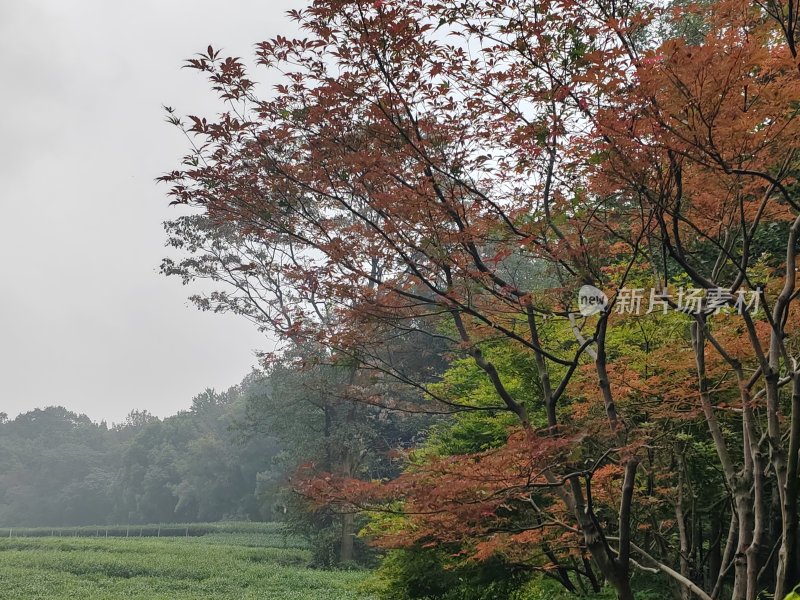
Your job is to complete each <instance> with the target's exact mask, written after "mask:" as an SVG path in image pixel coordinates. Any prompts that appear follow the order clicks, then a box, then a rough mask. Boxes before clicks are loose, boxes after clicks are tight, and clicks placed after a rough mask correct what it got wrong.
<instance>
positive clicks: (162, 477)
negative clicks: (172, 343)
mask: <svg viewBox="0 0 800 600" xmlns="http://www.w3.org/2000/svg"><path fill="white" fill-rule="evenodd" d="M256 377H257V376H255V375H254V376H253V377H251V378H249V379H248V380H246V381H245V382H244V383H243V384H242V385H241V386H236V387H233V388H231V389H230V390H228V391H226V392H222V393H218V392H215V391H213V390H206V391H205V392H203V393H201V394H199V395H198V396H196V397H195V398H194V400H193V401H192V406H191V408H190V409H189V410H186V411H183V412H181V413H179V414H177V415H175V416H172V417H169V418H166V419H163V420H162V419H158V418H156V417H154V416H152V415H151V414H149V413H148V412H147V411H133V412H131V413H130V414H129V415H128V417H127V419H126V420H125V421H124V422H123V423H120V424H116V425H113V426H110V427H109V426H108V425H107V424H106V423H105V422H101V423H95V422H92V421H91V420H90V419H89V418H88V417H87V416H86V415H78V414H75V413H73V412H70V411H68V410H66V409H64V408H62V407H48V408H45V409H36V410H33V411H30V412H27V413H24V414H21V415H19V416H18V417H16V418H15V419H13V420H7V419H6V420H4V421H3V422H2V423H0V464H2V469H0V525H2V526H3V527H19V526H32V527H34V526H54V527H55V526H76V525H101V524H116V523H121V524H137V523H159V522H170V523H171V522H186V523H190V522H199V521H216V520H220V519H250V520H264V519H270V518H272V511H273V510H274V503H275V498H274V495H270V494H269V493H261V490H260V489H259V487H258V482H259V476H261V477H273V475H271V469H272V465H273V460H274V459H275V458H276V457H277V456H278V455H279V454H280V452H281V446H280V444H279V443H278V441H277V440H276V439H275V438H274V437H270V436H259V437H247V436H243V435H242V433H241V431H240V430H239V427H238V422H239V420H240V419H241V417H242V416H243V415H244V412H245V410H246V398H245V392H246V390H247V389H249V386H253V385H255V381H256ZM275 477H277V476H275Z"/></svg>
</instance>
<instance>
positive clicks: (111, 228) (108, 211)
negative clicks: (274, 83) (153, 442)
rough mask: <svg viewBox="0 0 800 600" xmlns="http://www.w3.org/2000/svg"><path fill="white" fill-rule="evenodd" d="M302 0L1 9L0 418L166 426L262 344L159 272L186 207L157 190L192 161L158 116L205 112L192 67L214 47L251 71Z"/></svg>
mask: <svg viewBox="0 0 800 600" xmlns="http://www.w3.org/2000/svg"><path fill="white" fill-rule="evenodd" d="M303 4H304V2H303V0H261V1H250V0H236V1H227V2H210V1H208V0H191V1H190V0H145V1H141V0H140V1H138V2H110V1H108V0H71V1H69V2H66V1H64V0H0V68H2V75H0V77H1V78H2V79H0V412H7V413H9V415H10V416H12V417H13V416H15V415H16V414H18V413H19V412H21V411H26V410H30V409H32V408H37V407H44V406H49V405H62V406H65V407H67V408H68V409H70V410H74V411H76V412H82V413H86V414H88V415H89V416H90V417H91V418H93V419H95V420H99V419H106V420H109V421H121V420H122V419H123V418H124V417H125V415H126V414H127V413H128V412H129V411H130V410H131V409H134V408H138V409H147V410H150V411H151V412H153V413H154V414H157V415H160V416H166V415H169V414H173V413H175V412H176V411H178V410H181V409H183V408H187V407H188V406H189V405H190V403H191V399H192V397H193V396H194V395H195V394H196V393H198V392H200V391H202V390H203V389H204V388H205V387H216V388H218V389H220V388H226V387H228V386H230V385H233V384H235V383H238V381H239V380H240V379H241V378H242V376H244V375H245V374H246V373H247V372H248V371H249V370H250V367H251V365H253V364H255V362H256V359H255V357H254V354H253V351H254V350H257V349H267V348H269V345H270V344H269V341H268V340H266V339H265V338H263V337H262V336H261V335H259V334H258V333H257V332H256V331H255V330H254V328H253V327H252V326H251V325H250V324H249V323H247V322H245V321H243V320H240V319H238V318H237V317H235V316H230V315H225V316H220V315H213V314H210V313H200V312H198V311H196V310H195V309H194V308H193V307H191V306H190V305H189V303H188V301H187V300H186V297H187V296H188V295H189V293H190V292H191V290H190V289H188V288H184V287H182V286H181V285H180V281H179V280H178V279H173V278H170V279H167V278H165V277H163V276H161V275H159V274H158V265H159V263H160V260H161V258H162V257H163V256H164V255H165V254H166V253H167V251H166V249H165V248H164V247H163V244H164V233H163V230H162V228H161V222H162V221H164V220H166V219H169V218H172V217H173V216H176V215H177V214H178V213H177V212H176V211H177V210H179V209H175V208H168V207H167V199H166V191H167V188H166V186H163V185H157V184H156V183H155V182H154V179H155V178H156V177H157V176H158V175H160V174H162V173H163V172H165V171H168V170H170V169H172V168H175V167H176V166H177V165H178V161H179V159H180V157H181V156H182V155H183V154H184V152H185V150H186V141H185V139H182V138H181V136H180V134H179V132H178V131H177V130H176V129H175V128H173V127H172V126H170V125H168V124H166V123H165V122H164V120H163V112H162V109H161V105H162V104H166V105H169V106H172V107H174V108H176V109H177V111H178V112H179V113H180V114H186V113H192V114H208V113H209V112H210V111H211V112H213V111H214V110H215V107H216V104H215V103H214V101H213V100H214V99H213V96H212V95H211V93H210V92H209V91H208V86H207V85H206V82H205V81H204V79H203V78H202V77H201V76H200V74H198V73H196V72H195V71H191V70H188V69H181V68H180V67H181V65H182V64H183V60H184V59H186V58H188V57H190V56H191V55H193V54H194V53H196V52H199V51H202V50H204V49H205V48H206V46H208V45H209V44H212V45H213V46H214V47H215V48H218V47H219V48H223V50H224V51H225V52H227V53H231V54H234V55H238V56H243V57H247V58H251V57H252V55H253V51H252V48H253V44H255V43H256V42H258V41H261V40H264V39H267V38H270V37H272V36H274V35H277V34H282V35H293V34H294V33H295V30H294V24H293V23H291V22H290V21H289V20H288V18H287V17H286V16H285V11H286V10H287V9H289V8H301V7H302V5H303ZM254 74H255V75H256V79H257V80H259V81H268V78H269V76H268V75H267V73H266V72H265V71H264V70H263V69H261V70H260V71H256V72H255V73H254Z"/></svg>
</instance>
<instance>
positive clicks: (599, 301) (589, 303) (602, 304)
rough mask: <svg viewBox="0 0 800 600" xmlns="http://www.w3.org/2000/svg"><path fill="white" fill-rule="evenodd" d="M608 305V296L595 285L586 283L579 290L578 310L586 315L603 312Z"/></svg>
mask: <svg viewBox="0 0 800 600" xmlns="http://www.w3.org/2000/svg"><path fill="white" fill-rule="evenodd" d="M607 306H608V296H606V295H605V294H604V293H603V290H600V289H598V288H596V287H594V286H593V285H585V286H583V287H582V288H581V289H580V290H579V291H578V310H579V311H580V313H581V314H582V315H583V316H584V317H591V316H592V315H596V314H597V313H601V312H603V311H604V310H605V309H606V307H607Z"/></svg>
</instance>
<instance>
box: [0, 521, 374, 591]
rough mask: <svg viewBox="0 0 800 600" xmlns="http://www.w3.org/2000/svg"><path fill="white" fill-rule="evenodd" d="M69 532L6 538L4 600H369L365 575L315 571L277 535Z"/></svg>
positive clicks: (1, 551)
mask: <svg viewBox="0 0 800 600" xmlns="http://www.w3.org/2000/svg"><path fill="white" fill-rule="evenodd" d="M89 531H90V530H89V529H88V528H87V529H85V530H82V533H83V534H84V535H88V533H89ZM94 531H95V534H96V533H97V530H96V529H95V530H94ZM132 531H133V528H132ZM28 533H31V532H30V531H29V532H28ZM68 533H69V532H68V531H67V530H63V531H58V532H57V533H56V535H59V534H61V536H62V537H8V538H1V539H0V598H2V600H34V599H37V600H38V599H41V600H64V599H70V600H81V599H86V600H89V599H91V600H100V599H103V600H105V599H108V600H112V599H117V598H141V599H144V598H147V599H154V600H155V599H158V600H162V599H163V600H188V599H190V598H191V599H195V598H197V599H200V598H203V599H206V598H208V599H211V598H213V599H215V600H228V599H234V598H236V599H249V598H253V599H255V598H258V599H259V600H371V597H370V596H369V595H368V594H367V593H365V592H363V591H359V590H360V589H361V587H362V586H363V583H364V581H365V579H366V577H367V573H366V572H353V571H319V570H314V569H310V568H308V566H307V565H308V563H309V552H308V550H306V549H305V548H303V547H301V546H302V545H301V544H300V543H297V541H293V540H291V539H287V538H286V537H284V536H283V535H281V534H279V533H278V532H277V531H276V530H273V531H270V530H266V531H262V530H257V529H254V530H253V531H249V532H246V531H242V532H239V533H229V532H217V533H208V534H205V535H201V536H198V535H195V536H194V537H192V536H191V535H190V537H185V536H183V537H160V538H158V537H145V536H143V537H138V536H137V537H133V536H131V537H128V538H113V537H108V538H106V537H105V530H102V531H101V532H100V537H74V536H73V537H67V535H68ZM74 533H77V534H78V535H80V533H81V532H79V531H74ZM136 533H137V534H138V533H139V529H138V527H137V528H136Z"/></svg>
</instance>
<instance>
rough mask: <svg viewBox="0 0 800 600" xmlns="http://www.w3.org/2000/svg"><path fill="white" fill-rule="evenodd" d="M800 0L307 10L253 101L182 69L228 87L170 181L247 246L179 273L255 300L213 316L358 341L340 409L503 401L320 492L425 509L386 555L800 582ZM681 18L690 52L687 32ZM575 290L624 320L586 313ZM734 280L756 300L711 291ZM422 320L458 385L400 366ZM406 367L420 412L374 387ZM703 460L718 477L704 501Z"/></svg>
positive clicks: (626, 587)
mask: <svg viewBox="0 0 800 600" xmlns="http://www.w3.org/2000/svg"><path fill="white" fill-rule="evenodd" d="M796 9H797V7H796V5H795V4H794V3H793V1H792V0H790V1H789V2H788V3H777V2H771V3H765V4H751V3H748V2H742V1H741V0H723V1H719V2H713V3H710V4H708V5H706V6H691V7H688V8H682V9H676V10H675V11H674V13H673V12H671V11H669V10H665V11H655V10H654V9H653V8H652V7H647V6H645V7H642V6H638V5H637V4H636V3H633V2H614V1H608V2H607V1H605V0H594V1H593V2H590V3H581V4H578V3H575V2H573V1H571V0H570V1H568V0H559V1H552V2H551V1H532V0H496V1H492V2H477V1H476V2H451V1H445V0H437V1H423V0H408V1H405V2H402V3H400V2H369V1H366V0H335V1H333V0H328V1H323V0H317V1H315V2H312V3H311V4H310V6H309V7H308V8H306V9H305V10H303V11H294V12H292V13H291V14H292V17H293V18H294V19H296V20H297V21H298V22H299V23H300V26H301V27H302V28H303V30H304V31H305V32H306V33H307V35H308V37H307V38H305V39H296V40H292V39H286V38H283V37H278V38H276V39H274V40H271V41H268V42H263V43H261V44H259V45H258V52H257V57H258V62H259V63H260V64H261V65H263V66H266V67H268V68H271V69H276V70H279V71H281V72H282V73H283V83H281V84H280V85H278V86H277V87H276V89H275V91H274V93H273V94H271V95H268V96H266V97H265V98H262V97H260V95H258V94H257V86H256V84H255V83H254V82H253V80H251V79H250V78H249V76H248V74H247V72H246V69H245V67H244V63H243V62H242V61H241V60H240V59H237V58H232V57H222V56H221V55H220V54H219V52H218V51H215V50H214V49H213V48H209V49H208V50H207V52H205V53H204V54H202V55H199V56H198V57H196V58H193V59H191V60H190V61H189V66H191V67H193V68H195V69H198V70H200V71H202V72H205V73H207V75H208V76H209V78H210V80H211V82H212V84H213V88H214V90H215V91H216V92H218V93H219V95H220V97H221V99H222V100H224V101H225V102H226V103H227V108H226V110H225V112H224V113H223V114H222V115H220V116H219V117H218V118H217V119H213V120H211V121H209V120H207V119H204V118H200V117H191V118H190V120H189V123H188V125H187V126H186V127H187V132H188V133H190V134H192V135H194V136H196V138H198V139H199V140H200V141H199V142H198V146H196V147H195V149H194V150H193V152H192V153H191V154H190V155H189V156H188V157H187V158H186V160H185V162H184V166H183V167H182V168H181V169H179V170H176V171H174V172H172V173H169V174H167V175H166V176H164V177H163V178H162V179H163V180H164V181H167V182H169V183H170V185H171V195H172V196H173V198H174V202H176V203H182V204H190V205H193V206H199V207H202V208H203V210H204V211H205V214H206V217H205V218H207V219H208V220H209V223H211V224H212V225H213V226H214V227H218V228H220V229H221V230H224V231H229V232H231V233H230V235H232V236H234V237H235V240H234V241H233V242H231V241H230V240H229V241H228V242H227V246H226V245H223V246H222V247H221V250H220V252H221V253H218V254H217V256H216V258H215V259H214V261H212V262H213V267H212V268H211V270H210V271H209V270H207V269H206V270H205V271H204V268H205V267H207V266H208V265H207V263H194V264H191V263H190V264H188V265H186V264H185V265H184V267H186V269H188V270H186V271H185V272H186V273H188V274H189V276H190V277H191V276H196V275H198V274H201V275H202V273H208V274H211V275H213V277H214V278H216V279H221V280H226V281H227V282H228V283H229V284H231V286H232V288H233V289H235V290H238V291H237V292H236V294H235V295H234V296H224V295H218V296H216V297H215V298H212V300H215V301H217V302H219V306H222V307H223V308H227V309H232V310H236V311H237V312H241V313H242V314H245V315H246V316H248V317H250V318H254V319H255V320H257V321H258V322H259V324H260V325H261V326H262V327H264V328H266V329H267V330H269V331H273V332H277V333H280V334H281V335H282V336H283V337H284V338H285V339H288V340H292V341H293V342H295V343H303V341H304V340H305V341H308V340H313V343H315V344H321V345H322V346H324V347H326V348H328V349H330V351H331V353H332V356H348V357H351V358H355V360H356V363H355V364H356V365H357V368H356V371H354V373H355V372H357V373H358V374H359V377H360V378H361V379H360V380H359V381H356V380H355V379H353V382H352V383H353V385H352V386H351V389H350V391H349V392H348V393H349V396H350V397H351V398H352V399H354V400H359V401H362V402H367V403H371V404H373V405H376V404H377V405H384V406H387V407H391V408H393V409H396V410H418V411H429V412H442V413H452V414H455V415H457V416H456V420H459V419H461V421H462V422H465V419H467V418H473V419H477V421H478V422H479V423H484V424H485V423H486V420H485V419H483V416H484V415H497V414H504V415H508V416H510V417H511V418H510V419H508V421H507V422H504V423H503V424H502V426H501V429H503V430H504V431H506V432H507V438H506V439H497V436H495V438H494V439H493V442H492V444H490V445H491V446H492V447H488V448H487V447H478V448H462V449H461V451H459V452H450V451H446V452H443V451H441V449H439V450H435V451H434V450H430V451H429V452H427V453H425V452H423V455H424V458H422V459H417V458H414V457H413V455H412V457H410V458H409V461H410V462H409V466H408V468H407V470H406V472H405V473H404V474H403V475H401V476H400V477H398V478H397V479H394V480H392V481H390V482H383V483H378V484H375V483H372V482H364V481H359V480H358V479H354V478H353V477H342V476H337V474H335V473H334V474H331V475H330V476H327V477H321V478H320V477H316V478H312V479H309V480H308V481H307V482H306V483H305V485H304V492H305V493H308V494H310V495H313V496H314V497H316V498H318V499H319V500H320V501H323V502H336V503H338V504H341V503H349V504H351V505H353V506H354V507H359V508H367V509H371V510H378V509H383V510H385V509H386V507H387V506H388V507H393V508H392V509H391V510H392V511H395V512H397V511H400V512H405V513H407V519H406V520H405V521H404V523H405V524H406V527H405V528H401V529H399V530H395V529H391V528H389V530H388V531H385V532H383V533H381V532H380V531H379V530H376V531H375V534H376V535H377V537H378V543H380V544H384V545H387V546H403V545H409V544H412V545H413V544H420V543H421V544H437V543H442V544H444V543H459V544H465V548H466V549H467V551H468V552H470V553H471V554H472V555H473V556H474V557H476V558H485V557H488V556H491V555H497V554H498V553H505V554H508V555H513V556H515V557H516V556H518V555H520V554H522V553H527V554H528V558H527V560H532V561H535V562H537V565H538V566H539V567H540V568H542V569H544V570H545V571H546V572H548V573H551V574H552V573H554V572H555V573H557V574H558V578H560V580H561V582H562V584H563V585H564V586H565V587H566V588H568V589H574V587H575V583H578V582H581V583H582V581H583V579H586V580H587V581H589V583H590V584H591V587H594V588H596V587H597V585H598V580H599V579H603V580H605V581H607V582H608V584H609V585H610V586H612V587H613V588H614V589H615V590H616V592H617V594H618V596H619V598H621V599H623V600H627V599H629V598H633V597H635V592H634V589H633V587H632V585H631V576H632V573H633V570H634V569H639V570H641V571H644V572H646V573H650V574H651V575H652V574H659V575H660V576H663V577H665V578H666V579H667V580H668V581H670V582H671V585H674V586H675V589H676V590H679V593H680V594H681V595H682V596H683V597H689V596H691V595H695V596H697V597H700V598H705V599H709V598H717V597H721V595H722V594H728V593H729V595H730V597H732V598H736V599H737V600H738V599H747V600H754V599H755V598H756V596H757V594H758V593H759V591H760V590H761V589H770V590H772V591H774V592H775V593H776V594H777V595H779V596H782V595H784V594H786V593H787V592H788V591H789V590H790V589H791V588H792V587H793V586H794V585H795V584H797V583H798V580H800V571H799V570H798V563H799V562H800V556H799V553H798V539H797V535H798V534H797V528H798V481H797V479H798V450H800V370H798V368H797V363H796V352H797V348H796V339H795V337H794V335H793V332H794V330H795V328H794V325H795V320H796V318H797V317H796V310H795V305H796V299H797V290H796V287H797V286H796V275H795V269H796V252H797V237H798V234H800V216H799V215H798V213H799V212H800V210H799V209H800V204H798V200H797V183H796V179H795V177H796V173H797V168H798V161H797V156H796V140H797V139H798V131H797V129H798V106H797V100H796V99H797V98H798V97H800V95H798V92H799V91H800V89H799V88H798V84H800V79H799V78H798V57H797V49H796V43H795V42H796V33H795V32H796V25H797V10H796ZM688 16H691V18H692V19H693V20H694V22H697V23H700V27H699V30H698V33H697V35H696V36H694V37H695V38H697V39H692V43H691V44H690V43H689V42H687V41H686V40H685V39H682V38H680V37H679V36H676V35H674V34H671V33H670V26H669V25H670V24H674V23H679V22H680V21H681V19H685V18H687V17H688ZM665 24H666V25H667V26H665ZM170 118H171V119H172V120H173V122H174V123H175V124H177V125H179V126H183V122H182V120H181V119H180V118H179V117H177V116H175V115H174V114H172V113H171V116H170ZM176 231H177V233H178V237H179V238H180V237H184V238H185V237H189V238H190V237H191V236H189V235H188V233H191V231H190V230H185V229H184V230H183V233H181V230H180V229H178V230H176ZM231 244H232V246H233V247H234V248H236V249H238V250H237V252H234V253H230V252H228V251H227V250H226V248H227V247H228V246H231ZM197 248H198V246H197V245H195V246H194V247H193V248H192V249H193V250H194V251H196V250H197ZM242 248H244V249H245V251H244V252H241V251H239V250H241V249H242ZM220 257H222V259H221V260H220ZM228 258H230V260H228ZM204 265H205V266H204ZM584 284H592V285H595V286H597V287H599V288H601V289H603V290H606V291H607V293H608V295H609V297H610V298H611V302H610V304H609V306H608V308H607V310H606V311H604V312H601V313H599V314H597V315H594V316H589V317H583V316H581V315H580V314H578V313H577V312H576V311H575V309H574V294H575V291H576V290H577V289H578V288H579V287H580V286H581V285H584ZM681 285H694V286H697V287H698V288H701V289H704V290H706V294H705V296H704V299H703V300H701V301H700V303H699V304H698V306H697V308H698V310H694V311H684V312H683V313H679V312H676V311H674V310H673V312H674V313H675V314H670V315H663V314H659V313H655V314H649V315H642V316H638V315H634V314H624V313H625V312H631V311H625V310H617V309H623V308H627V307H626V305H624V304H623V301H624V298H625V296H624V294H623V292H624V291H625V290H628V289H630V288H648V287H652V288H655V289H658V290H659V291H662V294H661V295H660V296H659V299H660V301H661V302H662V304H663V305H664V308H665V309H667V308H670V307H672V308H673V309H675V308H678V302H677V300H676V297H675V294H674V293H671V291H672V292H674V291H675V290H676V289H677V287H678V286H681ZM711 291H715V292H719V291H722V292H724V293H725V294H726V296H725V298H724V300H723V301H722V303H721V304H719V305H714V304H712V303H711V297H712V296H711V294H710V292H711ZM740 292H741V293H744V292H753V293H756V294H757V295H758V299H759V304H760V306H761V307H763V310H762V311H761V312H758V313H754V314H752V315H751V314H749V313H748V312H747V311H735V310H734V311H730V310H725V311H719V310H717V309H718V308H720V307H721V306H722V305H728V306H730V305H734V300H735V298H736V297H737V295H738V294H739V293H740ZM618 313H622V314H618ZM729 313H731V314H729ZM432 323H435V324H436V325H435V326H431V324H432ZM409 335H426V336H429V337H430V338H431V339H432V340H433V339H435V340H437V342H438V343H446V344H447V345H448V347H449V351H450V352H451V353H453V354H454V355H459V356H463V357H464V359H468V362H467V363H456V364H461V365H463V364H469V365H471V368H472V369H474V370H475V371H474V372H473V373H472V376H471V377H470V378H469V381H468V382H467V383H468V384H465V382H461V383H462V384H461V385H459V384H457V383H456V382H455V381H454V380H453V377H454V374H455V371H451V372H450V378H449V379H448V377H445V378H444V379H443V381H441V382H439V383H435V384H430V383H429V382H428V381H427V380H426V379H424V378H420V377H419V376H418V375H417V374H416V373H414V371H413V369H408V368H407V367H408V365H407V364H403V361H398V360H395V357H394V356H393V353H392V348H393V345H394V344H395V340H397V339H402V338H403V337H404V336H409ZM509 355H510V356H513V357H517V358H516V360H512V361H510V362H509V360H508V358H509ZM515 365H516V366H515ZM520 365H524V366H525V368H524V370H523V372H525V373H527V374H528V375H527V377H529V379H530V381H533V382H535V385H520V384H518V382H517V383H515V375H514V373H515V369H516V368H521V367H520ZM476 375H480V378H477V379H476V377H475V376H476ZM388 379H394V380H397V381H401V382H403V383H404V384H406V385H409V386H412V387H413V388H414V389H416V390H417V391H418V392H419V393H420V394H421V395H422V396H423V397H424V398H425V401H424V402H422V403H420V402H411V403H408V405H406V404H402V405H401V404H398V403H397V402H396V401H395V399H394V398H392V397H391V395H381V393H380V391H379V388H380V386H379V383H380V382H381V381H385V380H388ZM476 381H480V382H481V383H480V384H476V383H475V382H476ZM476 386H478V387H476ZM478 389H480V390H481V393H480V394H479V397H477V398H476V396H475V394H476V390H478ZM469 415H472V417H468V416H469ZM495 431H496V429H495ZM709 434H710V436H711V444H712V446H711V447H710V448H709V447H708V446H702V445H701V444H699V443H698V441H697V440H698V439H699V438H700V439H702V438H704V437H707V436H708V435H709ZM712 449H713V451H712ZM709 461H714V466H713V468H714V469H717V470H718V472H720V473H721V476H720V477H716V476H714V478H713V481H714V482H715V484H716V486H717V487H716V490H715V493H709V494H708V495H707V496H705V497H704V498H703V500H702V502H701V503H700V506H699V508H698V503H697V501H696V499H697V497H698V491H697V486H698V485H699V484H700V483H702V478H703V477H707V476H708V469H709V468H710V467H708V463H709ZM340 475H341V474H340ZM350 475H353V473H350ZM698 478H699V479H698ZM690 496H691V497H693V498H694V500H692V501H691V503H690V501H689V500H688V499H687V498H688V497H690ZM398 502H399V505H398ZM690 504H691V507H690ZM398 506H399V508H398ZM704 518H705V519H706V523H709V522H712V523H713V525H712V528H711V531H705V532H703V531H702V521H703V519H704ZM723 520H727V524H725V523H723V522H722V521H723ZM726 532H727V534H726ZM710 535H713V538H710V537H709V536H710ZM726 535H727V538H726V540H725V541H724V542H723V541H722V540H723V539H724V538H725V536H726ZM465 541H466V542H465ZM713 549H716V550H713ZM706 550H707V553H706V557H707V560H704V559H703V558H702V556H703V554H704V552H706ZM712 554H713V555H714V557H715V558H713V559H712V558H708V557H710V556H712ZM596 573H599V578H598V576H597V575H596Z"/></svg>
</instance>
